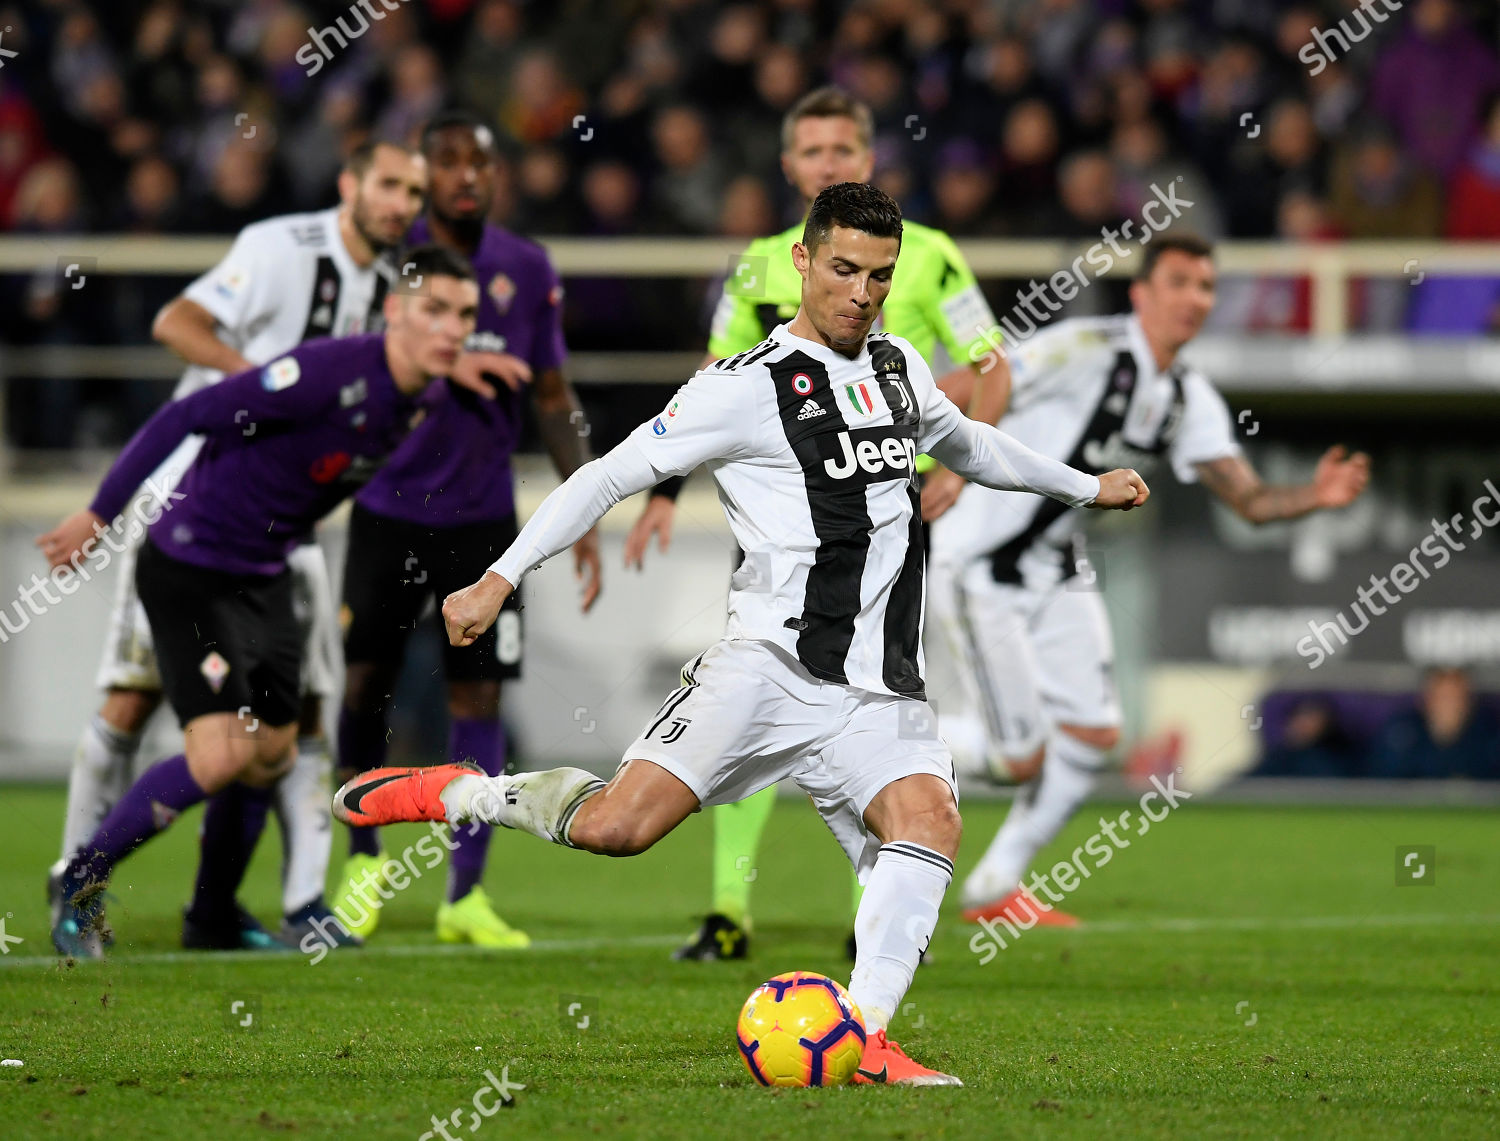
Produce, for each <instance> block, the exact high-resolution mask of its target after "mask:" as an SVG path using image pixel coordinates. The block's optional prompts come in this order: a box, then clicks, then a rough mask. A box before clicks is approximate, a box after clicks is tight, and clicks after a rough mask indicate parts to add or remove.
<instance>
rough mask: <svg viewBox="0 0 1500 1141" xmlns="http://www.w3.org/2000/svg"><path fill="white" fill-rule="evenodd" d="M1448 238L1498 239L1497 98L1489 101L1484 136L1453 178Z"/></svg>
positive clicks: (1499, 113)
mask: <svg viewBox="0 0 1500 1141" xmlns="http://www.w3.org/2000/svg"><path fill="white" fill-rule="evenodd" d="M1447 232H1448V236H1449V237H1450V238H1473V239H1476V240H1478V239H1483V240H1487V241H1495V240H1497V239H1500V96H1495V97H1492V98H1491V99H1490V102H1489V107H1488V108H1487V110H1486V112H1485V118H1484V133H1483V134H1482V135H1481V136H1480V138H1479V140H1478V142H1476V143H1475V144H1474V147H1473V149H1472V150H1470V152H1469V157H1468V158H1467V159H1466V160H1465V161H1464V163H1463V165H1462V166H1461V167H1459V169H1458V173H1457V174H1456V175H1455V176H1454V178H1453V188H1452V190H1450V191H1449V193H1448V226H1447Z"/></svg>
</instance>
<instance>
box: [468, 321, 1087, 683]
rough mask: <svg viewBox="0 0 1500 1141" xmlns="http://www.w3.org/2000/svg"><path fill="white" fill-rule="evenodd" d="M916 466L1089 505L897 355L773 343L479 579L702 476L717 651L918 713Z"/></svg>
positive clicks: (778, 336) (669, 420)
mask: <svg viewBox="0 0 1500 1141" xmlns="http://www.w3.org/2000/svg"><path fill="white" fill-rule="evenodd" d="M922 452H929V453H931V454H932V455H934V456H935V457H937V458H938V459H940V460H942V461H943V462H945V463H947V464H948V465H949V466H950V467H952V468H953V469H954V470H955V471H959V472H961V473H962V474H965V475H967V476H969V478H972V479H982V480H984V481H985V482H987V483H990V484H992V485H995V486H1000V487H1012V488H1028V489H1032V490H1038V491H1044V492H1046V493H1047V494H1052V495H1057V496H1060V497H1063V498H1065V499H1066V500H1067V502H1069V503H1071V504H1074V505H1083V504H1086V503H1089V502H1091V501H1092V500H1093V498H1094V497H1095V496H1096V495H1097V494H1098V492H1099V481H1098V480H1097V479H1096V478H1094V477H1092V476H1088V475H1085V474H1083V473H1081V472H1078V471H1074V470H1072V469H1070V468H1068V467H1066V466H1064V465H1062V464H1059V463H1056V462H1055V461H1051V460H1048V459H1045V458H1044V457H1041V456H1037V455H1035V454H1034V453H1032V452H1031V451H1030V450H1028V449H1025V448H1021V447H1018V446H1017V445H1016V443H1015V441H1014V440H1010V439H1008V438H1007V437H1006V436H1005V435H1004V434H1003V433H1001V432H1000V431H998V430H997V429H995V428H993V427H991V426H989V425H981V424H976V423H975V422H974V421H972V420H969V419H968V418H966V417H965V416H964V415H963V413H962V412H960V411H959V410H958V409H957V408H956V407H955V406H954V405H953V403H952V402H951V401H949V400H948V398H947V397H945V396H944V395H943V394H942V393H941V392H940V391H939V390H938V388H937V386H936V385H935V384H934V383H933V380H932V373H931V372H930V371H929V370H928V367H927V365H926V363H925V362H924V361H923V360H922V358H921V356H920V355H919V354H918V353H917V352H916V351H915V350H914V349H913V348H912V346H911V345H910V344H909V343H908V342H907V341H905V340H903V339H902V338H900V337H896V336H892V335H890V334H876V335H872V336H870V337H869V338H868V339H867V340H866V343H865V345H864V347H863V349H862V350H861V351H860V353H859V355H858V356H856V357H853V358H849V357H845V356H843V355H841V354H839V353H836V352H834V351H833V350H831V349H829V348H827V347H826V346H824V345H822V344H820V343H817V342H813V341H808V340H804V339H803V338H801V337H797V336H794V335H793V334H792V333H791V332H790V331H789V329H788V327H787V326H785V325H783V326H780V327H778V328H776V329H775V330H773V331H772V333H771V335H770V336H769V337H768V338H767V339H766V340H764V341H762V342H761V343H760V344H759V345H757V346H756V347H755V348H753V349H750V350H749V351H747V352H744V353H741V354H739V355H738V356H735V357H730V358H728V359H726V360H721V361H717V362H715V363H714V364H713V365H711V366H710V367H708V368H706V369H704V370H702V371H701V372H699V373H698V374H697V375H696V376H695V377H693V379H692V380H691V381H689V382H688V383H687V384H686V385H684V386H683V387H682V388H680V389H679V390H678V391H677V393H676V395H675V396H674V398H673V399H672V401H671V403H670V404H668V406H667V407H666V409H664V410H663V412H662V414H661V415H660V416H658V417H656V419H655V420H653V421H650V422H648V423H646V424H642V425H641V426H640V427H639V428H637V429H636V430H635V431H634V432H632V433H631V435H630V436H629V437H627V438H626V440H625V441H624V442H623V443H621V444H620V446H619V447H617V448H615V449H614V450H613V451H612V452H610V453H609V454H608V455H607V456H604V457H602V458H601V459H599V460H595V461H594V462H593V463H592V464H588V465H585V467H584V468H582V469H580V470H579V471H578V472H577V473H575V474H574V476H573V477H572V478H570V479H569V480H568V482H567V483H565V484H564V485H563V486H562V487H561V488H559V489H558V490H557V491H556V492H554V493H553V494H552V496H550V497H548V499H547V501H546V502H545V503H544V504H543V505H542V507H541V508H539V509H538V511H537V513H536V515H534V516H533V517H532V520H531V521H530V522H529V523H528V524H527V525H526V528H525V529H524V530H523V531H522V533H521V535H520V537H519V538H518V539H517V540H516V543H515V544H514V545H513V546H512V547H511V548H510V550H508V551H507V552H506V553H505V554H504V555H503V556H502V557H501V558H500V560H499V561H498V562H496V563H495V565H494V567H493V568H492V569H493V570H494V571H495V572H496V573H498V574H500V575H502V576H503V577H504V578H506V579H507V580H508V581H510V582H512V583H517V582H519V579H520V576H521V575H522V574H524V573H525V572H526V571H527V570H529V569H530V568H531V567H533V566H535V565H536V564H537V563H539V562H540V561H542V560H543V559H545V558H548V557H550V556H551V555H553V554H556V553H557V552H558V551H561V550H563V549H565V548H566V547H567V545H568V544H570V543H572V542H573V541H575V540H576V539H577V538H578V537H579V536H580V535H581V534H582V533H583V531H584V530H585V529H586V528H587V527H588V526H590V525H592V523H593V522H594V521H595V520H597V519H598V518H599V517H600V516H601V515H603V513H604V512H605V511H606V510H607V509H608V508H609V506H610V505H611V504H612V503H616V502H618V501H619V500H620V499H623V498H625V496H627V495H630V494H633V493H634V492H636V491H641V490H644V489H645V488H647V487H651V486H653V485H654V484H655V483H657V482H659V480H660V479H661V478H662V477H663V476H667V475H686V474H687V473H688V472H690V471H692V470H693V469H694V468H695V467H697V466H698V465H699V464H707V465H708V467H709V470H710V472H712V474H713V477H714V480H715V482H716V483H717V485H718V491H719V500H720V502H721V503H722V504H723V507H724V512H725V514H726V515H727V516H728V518H729V525H730V528H731V530H732V531H733V532H734V537H735V540H736V541H737V542H738V543H739V545H740V549H741V550H743V551H744V552H745V557H744V561H743V562H742V563H741V565H740V569H739V570H738V571H736V572H735V574H734V576H733V578H732V579H731V580H730V590H729V622H728V626H727V628H726V631H725V637H726V638H730V639H735V638H753V639H758V640H762V641H768V642H772V643H775V644H777V645H779V646H781V647H782V648H784V649H785V650H787V651H788V652H790V653H791V654H792V655H794V656H795V657H796V658H797V659H798V660H799V661H800V662H801V663H802V664H803V666H804V667H806V669H807V671H808V672H809V673H811V674H812V675H813V676H815V677H818V678H821V679H823V680H826V681H834V682H842V683H844V684H847V685H850V686H854V687H858V688H860V689H864V690H869V691H872V692H876V693H892V694H902V695H911V696H920V695H921V694H922V693H923V682H922V639H921V629H922V612H923V570H924V567H923V562H924V549H923V538H922V520H921V510H920V500H919V497H918V494H917V484H916V480H915V477H914V470H913V469H914V464H915V461H916V457H917V455H918V454H919V453H922Z"/></svg>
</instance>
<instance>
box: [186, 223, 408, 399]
mask: <svg viewBox="0 0 1500 1141" xmlns="http://www.w3.org/2000/svg"><path fill="white" fill-rule="evenodd" d="M386 272H387V271H386V270H385V267H384V266H382V265H381V264H380V262H379V260H378V259H377V261H376V262H375V263H373V264H371V265H368V266H365V267H363V268H361V267H360V266H358V265H356V264H355V263H354V259H353V258H351V257H350V256H349V251H348V250H346V249H345V248H344V241H343V238H342V237H341V236H340V234H339V221H338V208H337V207H333V208H331V209H328V210H319V211H317V212H316V213H311V214H282V215H279V216H278V217H275V218H267V219H266V220H265V221H263V222H256V223H254V224H253V225H250V226H246V227H245V228H244V229H243V230H241V231H240V232H239V235H238V236H237V237H236V238H235V240H234V245H232V246H231V247H230V249H229V253H227V254H226V255H225V256H224V260H223V261H221V262H219V264H218V265H216V266H214V267H213V269H211V270H209V271H208V272H207V273H205V274H204V275H203V276H202V277H200V278H198V279H197V280H196V281H194V282H193V283H192V284H191V285H189V286H188V287H187V289H186V290H184V291H183V296H185V297H187V298H188V299H190V300H192V301H196V302H197V303H198V304H199V305H201V306H203V308H205V309H207V310H208V311H209V312H210V313H212V314H213V315H214V320H215V321H216V322H217V328H216V329H215V335H216V336H217V337H218V338H219V340H221V341H223V342H224V343H225V344H226V345H228V346H230V347H231V348H233V349H234V350H236V351H237V352H238V353H239V354H240V355H241V356H243V357H244V358H245V359H246V360H248V361H249V362H250V363H251V364H257V365H258V364H264V363H265V362H267V361H270V360H274V359H275V358H276V357H279V356H281V355H282V354H283V353H287V352H290V351H291V350H292V349H294V348H296V347H297V346H298V345H300V344H301V343H302V342H303V341H308V340H312V339H313V338H314V337H345V336H348V335H350V334H352V333H363V332H366V331H369V330H370V329H371V328H373V327H374V326H375V324H376V323H377V322H378V317H379V313H380V306H381V303H382V301H383V300H384V299H385V291H386V285H387V281H388V279H387V277H386ZM221 376H222V374H220V373H219V372H218V371H217V370H215V369H206V368H201V367H199V366H197V365H191V366H189V367H188V369H187V371H186V372H185V373H184V374H183V377H182V380H181V381H180V382H179V384H178V385H177V389H176V391H175V392H173V394H172V395H173V399H176V398H177V397H181V396H186V395H187V394H188V393H190V392H195V391H197V390H198V389H200V388H202V387H203V386H204V385H207V384H213V383H214V382H216V381H218V380H220V379H221Z"/></svg>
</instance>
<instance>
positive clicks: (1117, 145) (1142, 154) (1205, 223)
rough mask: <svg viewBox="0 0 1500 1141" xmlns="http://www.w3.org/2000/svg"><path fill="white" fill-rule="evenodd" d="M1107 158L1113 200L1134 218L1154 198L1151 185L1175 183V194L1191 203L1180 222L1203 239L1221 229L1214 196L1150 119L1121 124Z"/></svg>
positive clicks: (1221, 223)
mask: <svg viewBox="0 0 1500 1141" xmlns="http://www.w3.org/2000/svg"><path fill="white" fill-rule="evenodd" d="M1109 149H1110V157H1111V158H1113V159H1114V162H1115V171H1116V183H1117V189H1116V199H1115V200H1116V203H1117V204H1118V205H1119V207H1120V209H1121V211H1122V212H1123V213H1125V214H1126V215H1128V216H1130V217H1134V218H1139V217H1140V216H1141V208H1142V207H1143V206H1145V205H1146V203H1148V202H1150V201H1152V200H1153V199H1155V198H1156V192H1155V190H1154V189H1153V187H1162V188H1165V187H1167V186H1169V185H1171V184H1172V183H1174V182H1175V183H1176V184H1177V190H1176V192H1177V195H1178V197H1180V198H1181V199H1182V200H1183V201H1184V202H1191V203H1192V204H1193V205H1192V208H1191V209H1192V214H1191V215H1190V216H1188V218H1187V221H1186V222H1185V223H1184V225H1191V227H1192V230H1193V232H1194V233H1196V234H1198V235H1200V236H1201V237H1205V238H1217V237H1218V236H1219V235H1220V234H1221V233H1222V232H1223V229H1224V222H1223V218H1222V216H1221V214H1220V210H1219V203H1218V200H1217V195H1215V193H1214V191H1213V188H1212V187H1211V186H1210V185H1209V183H1208V180H1207V179H1206V178H1205V177H1204V176H1203V172H1202V171H1200V170H1199V169H1198V168H1197V167H1196V166H1195V165H1194V164H1193V163H1192V162H1191V161H1189V160H1188V159H1186V158H1184V157H1183V156H1181V155H1176V154H1170V153H1169V152H1168V150H1167V135H1166V132H1165V131H1163V130H1162V129H1161V127H1160V126H1159V125H1158V124H1157V123H1156V122H1155V120H1152V119H1143V120H1140V121H1138V122H1134V123H1122V124H1121V125H1120V126H1119V127H1118V128H1117V129H1116V130H1115V133H1114V136H1113V137H1112V138H1111V140H1110V148H1109Z"/></svg>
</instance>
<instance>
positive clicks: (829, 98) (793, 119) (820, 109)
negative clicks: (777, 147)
mask: <svg viewBox="0 0 1500 1141" xmlns="http://www.w3.org/2000/svg"><path fill="white" fill-rule="evenodd" d="M803 119H851V120H853V122H854V129H855V131H856V132H857V133H858V135H859V141H860V142H861V143H863V144H864V145H865V146H866V147H868V146H869V145H870V140H871V139H872V138H874V136H875V116H874V115H872V114H871V113H870V108H869V107H867V106H866V105H865V104H863V103H861V102H860V101H859V100H858V99H856V98H854V96H852V95H850V94H849V93H848V92H847V91H844V90H842V89H841V88H838V87H819V88H817V89H815V90H813V91H809V92H808V93H807V94H806V95H804V96H803V97H802V98H801V99H799V100H797V102H795V103H793V104H792V107H791V110H789V111H788V112H787V113H786V117H785V118H784V119H782V120H781V149H782V152H783V153H785V152H786V151H789V150H791V149H792V136H793V135H794V134H795V133H796V131H797V124H798V123H800V122H802V120H803Z"/></svg>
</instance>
